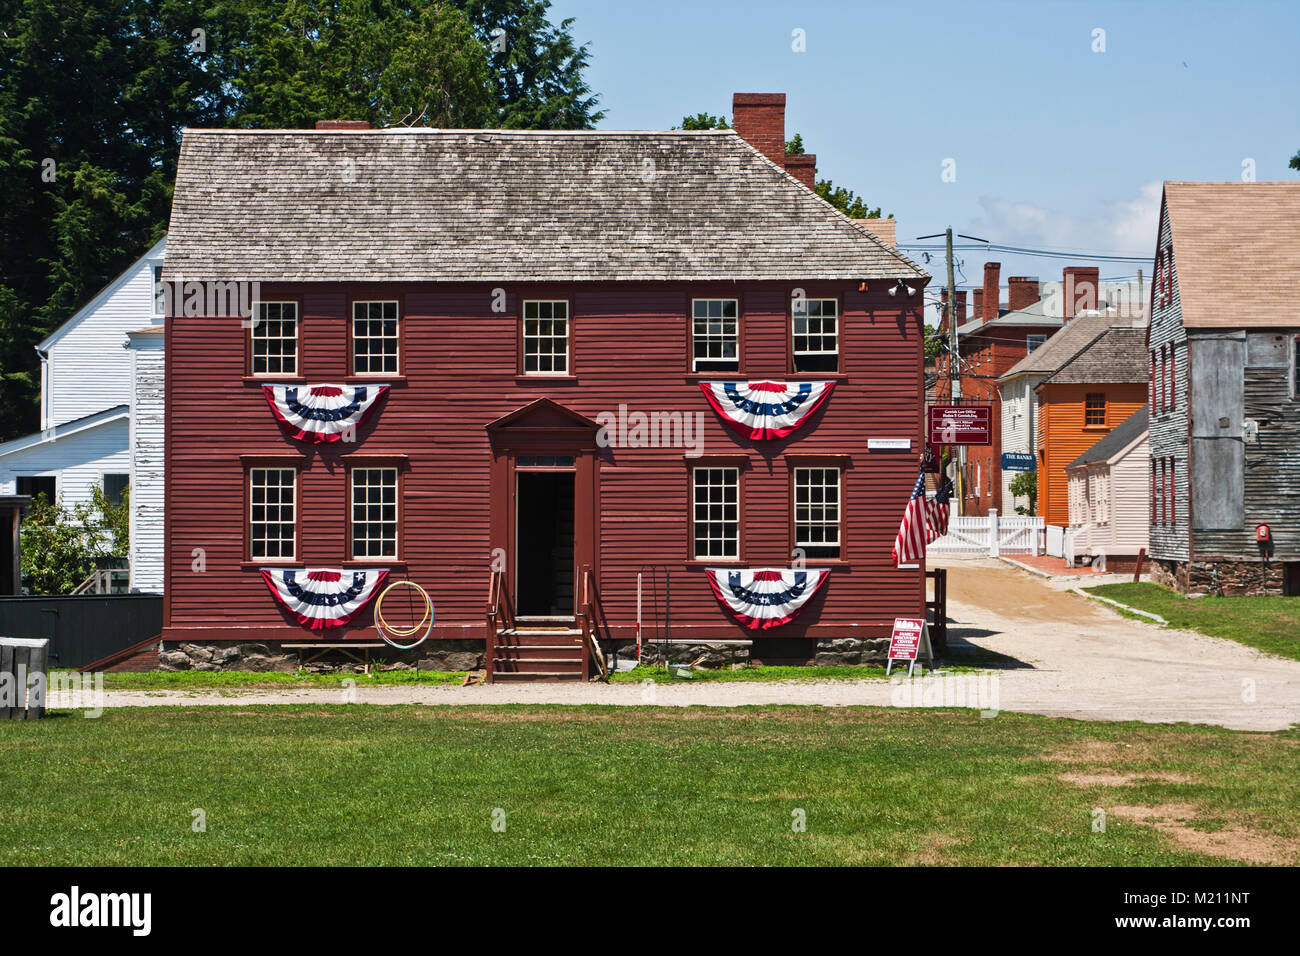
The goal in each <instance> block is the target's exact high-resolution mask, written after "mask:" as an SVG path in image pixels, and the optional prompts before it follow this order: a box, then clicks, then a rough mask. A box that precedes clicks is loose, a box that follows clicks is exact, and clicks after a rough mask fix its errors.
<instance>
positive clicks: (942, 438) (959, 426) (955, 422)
mask: <svg viewBox="0 0 1300 956" xmlns="http://www.w3.org/2000/svg"><path fill="white" fill-rule="evenodd" d="M928 424H929V434H928V436H927V437H928V439H929V441H930V444H932V445H991V444H993V406H992V405H931V406H930V414H929V419H928Z"/></svg>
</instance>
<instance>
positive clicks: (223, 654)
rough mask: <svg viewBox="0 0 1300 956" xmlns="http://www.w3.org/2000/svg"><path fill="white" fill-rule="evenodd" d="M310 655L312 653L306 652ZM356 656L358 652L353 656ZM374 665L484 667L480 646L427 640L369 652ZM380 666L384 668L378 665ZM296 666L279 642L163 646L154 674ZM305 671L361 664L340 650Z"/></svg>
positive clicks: (281, 669)
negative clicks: (404, 647)
mask: <svg viewBox="0 0 1300 956" xmlns="http://www.w3.org/2000/svg"><path fill="white" fill-rule="evenodd" d="M304 653H305V654H308V655H310V654H312V652H311V651H306V652H304ZM354 653H356V652H354ZM370 656H371V661H372V666H373V667H375V668H377V669H378V670H387V671H391V670H422V671H471V670H478V669H480V668H482V667H483V666H484V654H483V642H482V641H474V640H451V641H425V643H423V644H421V645H420V646H419V647H417V648H415V649H414V650H410V651H399V650H398V649H397V648H395V647H373V648H370ZM381 662H382V663H381ZM298 667H299V657H298V651H297V650H296V649H293V648H288V649H286V648H284V647H282V646H281V645H280V644H279V643H277V642H274V641H271V642H266V643H257V642H248V643H240V644H190V643H184V642H176V641H166V642H164V643H163V647H162V651H161V652H160V653H159V655H158V669H159V670H164V671H189V670H194V671H258V672H264V671H278V672H281V673H292V672H294V671H297V670H298ZM303 669H304V670H306V671H308V672H310V673H313V674H319V673H324V672H328V671H361V670H362V669H363V665H362V664H358V663H356V662H355V661H353V660H351V659H350V658H348V657H347V656H346V655H344V654H342V653H341V652H338V651H332V652H329V653H327V654H325V655H324V656H322V657H321V659H320V660H316V661H313V662H312V663H310V664H304V665H303Z"/></svg>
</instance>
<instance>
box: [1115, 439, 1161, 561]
mask: <svg viewBox="0 0 1300 956" xmlns="http://www.w3.org/2000/svg"><path fill="white" fill-rule="evenodd" d="M1149 443H1150V439H1149V438H1148V437H1144V438H1143V440H1142V441H1141V442H1139V443H1138V444H1137V445H1136V446H1135V447H1134V448H1133V450H1132V451H1129V452H1128V453H1127V454H1124V455H1122V456H1121V457H1120V458H1119V459H1118V460H1117V461H1115V462H1114V463H1112V464H1111V465H1110V478H1111V487H1110V494H1111V512H1112V519H1111V526H1112V532H1111V533H1112V546H1113V547H1114V549H1115V550H1114V552H1113V553H1115V554H1137V553H1138V551H1140V550H1142V549H1143V548H1149V547H1150V539H1149V532H1150V528H1151V489H1150V471H1149V468H1150V453H1149V447H1150V444H1149Z"/></svg>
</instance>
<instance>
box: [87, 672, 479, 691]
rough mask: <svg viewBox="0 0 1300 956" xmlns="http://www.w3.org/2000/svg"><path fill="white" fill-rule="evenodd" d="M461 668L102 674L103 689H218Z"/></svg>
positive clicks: (403, 679) (401, 676) (404, 677)
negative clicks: (363, 671)
mask: <svg viewBox="0 0 1300 956" xmlns="http://www.w3.org/2000/svg"><path fill="white" fill-rule="evenodd" d="M464 679H465V673H464V671H461V672H459V673H454V672H451V671H414V670H411V671H381V670H371V672H370V673H369V674H357V673H352V672H340V671H333V672H330V673H326V674H311V673H308V672H307V671H301V672H293V673H287V674H282V673H278V672H273V671H144V672H143V673H139V674H105V675H104V689H105V690H218V689H221V688H241V687H249V688H252V687H341V686H343V682H344V681H345V680H353V681H356V682H357V686H358V687H365V686H376V685H379V684H459V683H461V682H462V681H463V680H464Z"/></svg>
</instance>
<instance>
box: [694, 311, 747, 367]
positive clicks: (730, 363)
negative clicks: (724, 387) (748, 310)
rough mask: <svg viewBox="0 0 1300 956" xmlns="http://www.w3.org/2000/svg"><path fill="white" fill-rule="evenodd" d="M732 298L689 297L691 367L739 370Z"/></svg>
mask: <svg viewBox="0 0 1300 956" xmlns="http://www.w3.org/2000/svg"><path fill="white" fill-rule="evenodd" d="M738 314H739V309H738V304H737V300H735V299H693V300H691V368H692V369H693V370H694V371H696V372H738V371H740V341H739V334H738V331H737V330H738V327H739V325H738V321H737V315H738Z"/></svg>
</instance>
